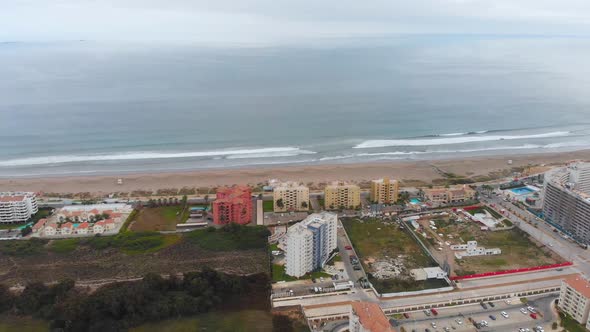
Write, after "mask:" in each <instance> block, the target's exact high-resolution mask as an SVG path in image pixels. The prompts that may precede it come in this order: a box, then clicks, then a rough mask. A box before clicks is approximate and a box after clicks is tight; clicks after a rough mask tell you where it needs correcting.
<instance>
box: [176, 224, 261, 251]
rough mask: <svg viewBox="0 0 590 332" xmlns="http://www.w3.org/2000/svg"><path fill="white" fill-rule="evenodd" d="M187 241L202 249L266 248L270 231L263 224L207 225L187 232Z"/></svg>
mask: <svg viewBox="0 0 590 332" xmlns="http://www.w3.org/2000/svg"><path fill="white" fill-rule="evenodd" d="M185 236H186V238H187V240H188V241H190V242H192V243H195V244H197V245H198V246H200V247H201V248H203V249H208V250H219V251H230V250H244V249H260V248H266V245H267V243H268V237H269V236H270V232H269V231H268V229H266V227H263V226H242V225H238V224H235V223H231V224H228V225H226V226H224V227H223V228H220V229H216V228H213V227H208V228H207V229H205V230H196V231H192V232H189V233H187V234H186V235H185Z"/></svg>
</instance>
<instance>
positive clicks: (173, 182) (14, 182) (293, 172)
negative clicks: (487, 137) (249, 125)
mask: <svg viewBox="0 0 590 332" xmlns="http://www.w3.org/2000/svg"><path fill="white" fill-rule="evenodd" d="M574 159H583V160H590V149H588V150H578V151H571V152H556V153H538V154H537V153H533V154H524V155H512V154H510V155H495V156H485V157H481V156H479V157H468V158H460V159H459V158H457V159H435V160H396V161H386V162H381V161H375V162H370V163H354V164H324V165H281V166H260V167H244V168H230V169H227V168H225V169H207V170H192V171H170V172H167V171H162V172H148V173H145V172H143V173H124V174H119V175H80V176H78V175H76V176H67V175H63V176H61V175H60V176H54V177H48V176H45V177H27V178H0V188H1V190H3V191H4V190H5V191H19V190H22V191H35V192H44V193H94V194H100V195H104V194H109V193H114V192H126V193H130V192H133V191H154V192H155V191H157V190H159V189H172V188H176V189H181V188H213V187H217V186H223V185H233V184H242V185H251V186H259V185H262V184H264V183H266V181H267V180H269V179H280V180H282V181H286V180H294V181H300V182H304V183H307V184H310V183H313V184H314V185H321V184H323V183H326V182H330V181H336V180H342V181H349V182H355V183H362V182H365V181H369V180H371V179H375V178H380V177H384V176H389V177H392V178H396V179H400V180H402V181H404V182H405V184H406V185H427V184H432V183H433V182H434V183H435V184H436V183H437V181H440V180H441V179H444V178H445V174H444V173H448V174H453V175H457V176H460V177H466V178H469V179H474V180H478V179H482V180H483V179H486V178H490V179H491V178H492V177H494V176H495V175H497V177H503V176H501V174H502V173H504V174H506V171H507V170H511V169H514V168H519V167H525V166H527V165H547V166H554V165H560V164H563V163H565V162H567V161H570V160H574ZM508 160H512V164H510V165H509V164H508V163H507V161H508ZM507 175H509V174H507ZM504 176H506V175H504ZM119 178H121V179H122V180H123V184H121V185H119V184H117V179H119ZM311 187H313V185H311Z"/></svg>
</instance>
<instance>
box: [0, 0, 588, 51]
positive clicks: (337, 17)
mask: <svg viewBox="0 0 590 332" xmlns="http://www.w3.org/2000/svg"><path fill="white" fill-rule="evenodd" d="M433 33H448V34H455V33H459V34H463V33H470V34H512V35H518V34H527V35H530V34H534V35H577V36H587V35H590V1H588V0H411V1H408V0H403V1H401V0H370V1H359V0H321V1H317V0H290V1H285V0H213V1H212V0H4V1H0V42H27V41H33V42H46V41H49V42H51V41H64V40H95V41H142V42H158V41H168V42H188V43H197V44H228V45H231V44H236V45H239V44H256V43H261V44H273V43H289V42H293V43H298V42H305V41H310V40H318V39H322V38H342V37H366V36H381V35H386V34H433Z"/></svg>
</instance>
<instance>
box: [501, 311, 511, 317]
mask: <svg viewBox="0 0 590 332" xmlns="http://www.w3.org/2000/svg"><path fill="white" fill-rule="evenodd" d="M500 315H502V317H504V318H508V317H510V315H508V313H507V312H506V311H502V312H501V313H500Z"/></svg>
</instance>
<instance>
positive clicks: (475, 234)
mask: <svg viewBox="0 0 590 332" xmlns="http://www.w3.org/2000/svg"><path fill="white" fill-rule="evenodd" d="M430 220H432V221H434V222H435V224H436V227H437V229H436V230H433V229H431V228H430V225H431V224H430ZM418 222H419V224H420V225H421V226H422V229H423V230H425V231H426V233H427V236H428V237H429V238H430V239H427V240H426V241H425V243H426V244H427V245H428V246H430V248H431V252H432V254H433V255H434V256H435V257H436V258H437V260H438V261H441V262H442V261H447V263H448V264H449V265H450V266H451V270H452V274H453V275H466V274H473V273H483V272H492V271H500V270H509V269H517V268H525V267H533V266H539V265H548V264H556V263H560V262H562V261H563V259H562V258H561V257H559V256H557V255H556V254H555V253H553V252H552V251H551V250H549V249H548V248H545V247H542V246H540V245H539V244H538V243H536V241H535V240H534V239H532V238H530V237H529V236H528V234H526V233H524V232H522V231H521V230H519V229H518V228H514V229H509V230H501V231H482V230H481V226H482V225H480V224H478V223H475V222H472V221H462V222H458V221H454V216H453V215H452V214H448V215H446V216H441V215H439V216H431V217H424V218H422V219H420V220H419V221H418ZM441 235H442V236H441ZM471 240H475V241H477V244H478V246H481V247H485V248H500V249H501V250H502V253H501V254H500V255H491V256H476V257H466V258H463V259H461V260H458V259H456V258H455V251H453V250H451V249H450V246H449V245H453V244H465V243H467V241H471ZM447 243H448V245H447ZM439 248H440V249H442V250H439Z"/></svg>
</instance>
